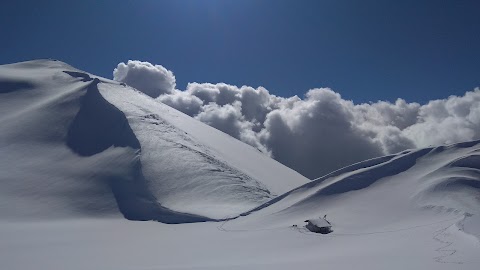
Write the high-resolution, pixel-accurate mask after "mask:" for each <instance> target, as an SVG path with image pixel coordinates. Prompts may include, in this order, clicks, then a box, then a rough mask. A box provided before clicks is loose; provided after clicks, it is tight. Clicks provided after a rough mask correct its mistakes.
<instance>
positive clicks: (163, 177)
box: [0, 60, 308, 223]
mask: <svg viewBox="0 0 480 270" xmlns="http://www.w3.org/2000/svg"><path fill="white" fill-rule="evenodd" d="M0 130H1V132H0V149H1V152H2V154H1V155H0V171H1V175H0V177H1V181H0V202H1V203H0V216H2V218H27V217H28V218H35V217H37V218H51V217H73V216H92V215H96V216H110V215H112V216H115V215H118V214H119V213H118V209H120V211H121V213H122V214H123V215H124V216H126V217H127V218H129V219H140V220H144V219H154V220H159V221H162V222H173V223H176V222H190V221H201V220H208V219H210V218H225V217H228V216H234V215H236V214H239V213H241V212H244V211H246V210H249V209H251V208H253V207H255V206H258V205H259V204H261V203H263V202H265V201H267V200H269V199H271V198H273V197H275V196H276V195H277V194H281V193H284V192H286V191H288V190H290V189H292V188H294V187H297V186H299V185H302V184H304V183H306V182H307V181H308V180H307V179H306V178H304V177H303V176H301V175H300V174H298V173H296V172H295V171H293V170H291V169H289V168H287V167H285V166H283V165H281V164H280V163H278V162H276V161H274V160H272V159H270V158H268V157H266V156H265V155H263V154H262V153H260V152H259V151H257V150H256V149H254V148H252V147H250V146H248V145H246V144H244V143H242V142H239V141H237V140H235V139H233V138H231V137H230V136H228V135H226V134H224V133H222V132H220V131H218V130H216V129H214V128H211V127H209V126H207V125H205V124H202V123H200V122H198V121H196V120H194V119H192V118H190V117H188V116H186V115H184V114H182V113H180V112H178V111H176V110H174V109H172V108H170V107H168V106H166V105H164V104H162V103H160V102H157V101H156V100H154V99H152V98H150V97H148V96H146V95H144V94H142V93H140V92H138V91H136V90H134V89H132V88H130V87H126V86H123V85H121V84H119V83H117V82H114V81H111V80H107V79H104V78H100V77H96V76H93V75H91V74H88V73H85V72H82V71H79V70H77V69H75V68H73V67H71V66H69V65H67V64H65V63H62V62H59V61H52V60H37V61H29V62H23V63H18V64H11V65H3V66H0ZM13 205H14V207H13Z"/></svg>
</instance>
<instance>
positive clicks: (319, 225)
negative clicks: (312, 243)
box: [305, 218, 333, 234]
mask: <svg viewBox="0 0 480 270" xmlns="http://www.w3.org/2000/svg"><path fill="white" fill-rule="evenodd" d="M305 222H307V225H306V226H305V228H307V229H308V230H309V231H311V232H314V233H321V234H328V233H331V232H333V230H332V224H330V222H328V220H326V219H323V218H318V219H307V220H305Z"/></svg>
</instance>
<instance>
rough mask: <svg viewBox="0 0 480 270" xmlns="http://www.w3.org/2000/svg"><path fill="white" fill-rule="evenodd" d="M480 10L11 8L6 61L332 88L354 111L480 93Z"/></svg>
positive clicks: (179, 4) (126, 4)
mask: <svg viewBox="0 0 480 270" xmlns="http://www.w3.org/2000/svg"><path fill="white" fill-rule="evenodd" d="M479 10H480V1H411V0H406V1H370V0H366V1H353V0H352V1H338V0H332V1H322V0H314V1H308V0H306V1H283V0H271V1H266V0H258V1H251V0H242V1H229V0H223V1H221V0H197V1H186V0H175V1H173V0H172V1H161V0H152V1H118V0H116V1H111V0H104V1H8V2H6V3H2V8H1V9H0V34H1V44H2V45H1V50H0V63H1V64H4V63H11V62H18V61H22V60H30V59H35V58H55V59H59V60H62V61H65V62H67V63H69V64H71V65H73V66H76V67H78V68H80V69H84V70H87V71H89V72H91V73H95V74H98V75H101V76H105V77H109V78H111V77H112V71H113V69H114V68H115V67H116V65H117V64H118V63H119V62H122V61H127V60H129V59H132V60H134V59H135V60H142V61H148V62H151V63H154V64H161V65H163V66H165V67H166V68H168V69H170V70H172V71H173V72H174V73H175V76H176V79H177V87H178V88H179V89H184V88H185V86H186V84H187V83H188V82H211V83H216V82H225V83H229V84H234V85H250V86H254V87H257V86H264V87H266V88H267V89H268V90H269V91H270V92H271V93H273V94H276V95H280V96H292V95H295V94H296V95H299V96H302V95H303V94H304V93H305V92H306V91H307V90H308V89H310V88H315V87H331V88H332V89H334V90H335V91H337V92H339V93H340V94H342V96H343V97H344V98H345V99H352V100H354V101H355V102H356V103H359V102H367V101H376V100H390V101H393V100H395V99H396V98H398V97H402V98H405V99H406V100H407V101H417V102H421V103H424V102H427V101H428V100H431V99H436V98H445V97H447V96H449V95H452V94H456V95H462V94H464V93H465V91H469V90H472V89H473V88H474V87H476V86H480V76H479V75H480V64H479V63H480V16H478V11H479Z"/></svg>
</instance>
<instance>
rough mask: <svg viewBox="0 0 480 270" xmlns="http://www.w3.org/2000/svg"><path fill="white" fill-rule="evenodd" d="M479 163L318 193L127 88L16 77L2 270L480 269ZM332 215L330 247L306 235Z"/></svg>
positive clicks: (422, 164)
mask: <svg viewBox="0 0 480 270" xmlns="http://www.w3.org/2000/svg"><path fill="white" fill-rule="evenodd" d="M479 157H480V141H474V142H465V143H459V144H453V145H449V146H440V147H434V148H428V149H419V150H408V151H403V152H401V153H398V154H396V155H391V156H386V157H379V158H375V159H371V160H367V161H364V162H360V163H357V164H353V165H351V166H348V167H345V168H343V169H340V170H338V171H335V172H332V173H330V174H328V175H325V176H323V177H321V178H319V179H316V180H314V181H311V182H310V181H308V180H307V179H305V178H303V177H302V176H301V175H299V174H297V173H296V172H294V171H292V170H290V169H288V168H286V167H284V166H282V165H281V164H279V163H277V162H275V161H273V160H270V159H269V158H267V157H266V156H264V155H263V154H261V153H260V152H258V151H257V150H256V149H254V148H252V147H250V146H247V145H245V144H243V143H241V142H239V141H237V140H234V139H233V138H231V137H229V136H227V135H225V134H224V133H222V132H219V131H217V130H215V129H213V128H210V127H208V126H206V125H204V124H202V123H200V122H198V121H196V120H194V119H192V118H190V117H188V116H186V115H184V114H182V113H180V112H178V111H176V110H174V109H172V108H170V107H167V106H165V105H164V104H162V103H159V102H157V101H155V100H153V99H151V98H149V97H148V96H145V95H143V94H142V93H139V92H137V91H136V90H134V89H132V88H130V87H128V86H124V85H121V84H118V83H117V82H113V81H110V80H107V79H104V78H99V77H96V76H94V75H92V74H88V73H85V72H83V71H80V70H76V69H75V68H73V67H71V66H69V65H67V64H65V63H62V62H58V61H49V60H38V61H30V62H24V63H18V64H12V65H4V66H0V240H1V241H0V268H2V269H22V270H25V269H116V270H118V269H125V270H127V269H128V270H130V269H275V270H278V269H292V268H295V269H296V268H301V267H304V268H308V269H322V268H326V269H341V270H344V269H352V268H358V269H478V268H479V266H480V256H479V254H480V241H479V239H480V229H479V228H480V218H479V216H480V158H479ZM319 166H321V164H319ZM240 213H243V214H242V215H241V216H239V217H236V218H233V219H226V220H222V221H215V220H212V219H221V218H225V217H235V216H236V215H238V214H240ZM324 215H327V219H328V221H329V222H330V223H331V224H332V229H333V232H332V233H331V234H328V235H321V234H315V233H312V232H309V231H308V230H306V229H305V227H304V225H305V223H304V220H306V219H311V218H318V217H323V216H324ZM123 217H127V218H128V219H135V220H145V219H147V220H148V219H152V220H158V221H162V222H164V223H159V222H154V221H150V222H135V221H128V220H126V219H124V218H123ZM193 221H207V222H199V223H188V222H193ZM165 223H188V224H165ZM292 225H297V226H292Z"/></svg>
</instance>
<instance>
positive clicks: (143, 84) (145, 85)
mask: <svg viewBox="0 0 480 270" xmlns="http://www.w3.org/2000/svg"><path fill="white" fill-rule="evenodd" d="M113 79H114V80H116V81H119V82H124V83H126V84H128V85H130V86H132V87H135V88H137V89H138V90H140V91H142V92H144V93H145V94H147V95H149V96H151V97H153V98H156V97H158V96H160V95H162V94H169V93H172V92H173V91H174V89H175V85H176V83H175V76H174V75H173V72H171V71H170V70H168V69H166V68H165V67H163V66H161V65H153V64H151V63H148V62H141V61H136V60H128V62H127V63H124V62H121V63H119V64H118V65H117V67H116V68H115V69H114V70H113Z"/></svg>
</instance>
